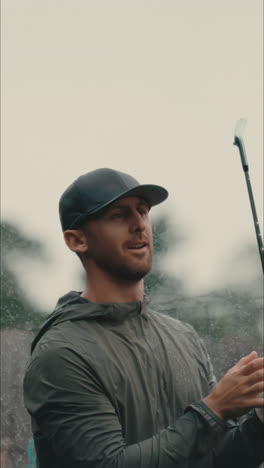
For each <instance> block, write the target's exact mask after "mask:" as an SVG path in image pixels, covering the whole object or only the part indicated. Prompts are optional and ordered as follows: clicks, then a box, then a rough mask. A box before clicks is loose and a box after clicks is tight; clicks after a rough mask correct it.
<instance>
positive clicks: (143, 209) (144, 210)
mask: <svg viewBox="0 0 264 468" xmlns="http://www.w3.org/2000/svg"><path fill="white" fill-rule="evenodd" d="M139 213H140V214H141V215H147V214H148V209H147V208H141V209H140V210H139Z"/></svg>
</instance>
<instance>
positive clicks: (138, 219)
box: [131, 211, 146, 232]
mask: <svg viewBox="0 0 264 468" xmlns="http://www.w3.org/2000/svg"><path fill="white" fill-rule="evenodd" d="M145 228H146V222H145V220H144V218H143V216H142V215H141V214H140V213H138V211H137V212H135V213H133V216H132V220H131V230H132V231H133V232H135V231H137V232H142V231H144V230H145Z"/></svg>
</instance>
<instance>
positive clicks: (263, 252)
mask: <svg viewBox="0 0 264 468" xmlns="http://www.w3.org/2000/svg"><path fill="white" fill-rule="evenodd" d="M245 126H246V119H240V120H238V122H237V124H236V128H235V140H234V145H236V146H237V147H238V149H239V153H240V158H241V163H242V167H243V171H244V174H245V179H246V183H247V189H248V195H249V201H250V206H251V211H252V215H253V220H254V225H255V231H256V237H257V242H258V248H259V254H260V260H261V265H262V270H263V273H264V248H263V242H262V237H261V232H260V227H259V222H258V216H257V211H256V207H255V202H254V196H253V191H252V187H251V182H250V177H249V167H248V161H247V156H246V150H245V145H244V142H243V137H242V134H243V131H244V128H245Z"/></svg>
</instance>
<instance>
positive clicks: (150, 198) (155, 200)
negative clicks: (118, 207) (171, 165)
mask: <svg viewBox="0 0 264 468" xmlns="http://www.w3.org/2000/svg"><path fill="white" fill-rule="evenodd" d="M168 195H169V194H168V191H167V190H166V189H165V188H163V187H160V186H159V185H139V186H137V187H135V188H133V189H131V190H128V191H126V192H125V193H124V194H122V195H120V196H118V197H117V198H116V200H118V199H119V198H124V197H141V198H144V200H146V201H147V202H148V203H149V205H150V206H151V207H152V206H155V205H159V204H160V203H162V202H163V201H165V200H166V198H168ZM113 201H114V200H113ZM111 203H112V202H111Z"/></svg>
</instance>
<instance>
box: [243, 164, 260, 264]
mask: <svg viewBox="0 0 264 468" xmlns="http://www.w3.org/2000/svg"><path fill="white" fill-rule="evenodd" d="M244 174H245V179H246V183H247V189H248V195H249V201H250V206H251V211H252V215H253V220H254V225H255V231H256V238H257V243H258V248H259V254H260V260H261V264H262V270H263V273H264V248H263V242H262V237H261V232H260V227H259V222H258V216H257V211H256V206H255V201H254V196H253V191H252V186H251V182H250V177H249V172H248V170H246V171H244Z"/></svg>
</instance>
